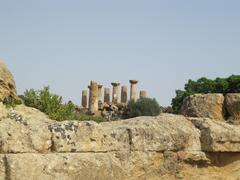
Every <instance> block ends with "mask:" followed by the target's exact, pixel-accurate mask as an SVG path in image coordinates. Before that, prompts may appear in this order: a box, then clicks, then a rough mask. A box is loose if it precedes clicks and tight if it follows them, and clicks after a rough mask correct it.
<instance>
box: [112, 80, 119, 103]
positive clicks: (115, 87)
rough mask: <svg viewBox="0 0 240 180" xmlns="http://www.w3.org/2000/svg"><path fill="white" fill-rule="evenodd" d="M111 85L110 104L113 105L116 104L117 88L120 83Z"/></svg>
mask: <svg viewBox="0 0 240 180" xmlns="http://www.w3.org/2000/svg"><path fill="white" fill-rule="evenodd" d="M111 84H112V86H113V94H112V102H113V104H118V86H119V85H120V83H116V82H113V83H111Z"/></svg>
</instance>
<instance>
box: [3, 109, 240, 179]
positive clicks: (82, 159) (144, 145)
mask: <svg viewBox="0 0 240 180" xmlns="http://www.w3.org/2000/svg"><path fill="white" fill-rule="evenodd" d="M0 110H1V112H3V113H2V114H0V180H6V179H11V180H14V179H15V180H19V179H21V180H25V179H26V180H33V179H34V180H41V179H46V180H53V179H63V180H71V179H74V180H75V179H86V180H88V179H89V180H92V179H104V180H105V179H121V180H122V179H123V180H124V179H151V180H152V179H226V178H228V179H231V178H232V179H237V178H240V175H239V171H240V153H239V152H240V148H239V147H240V144H239V143H240V141H239V140H240V134H239V133H238V132H240V131H239V128H240V127H239V126H234V125H230V124H227V123H225V122H221V121H213V120H211V119H207V118H186V117H184V116H181V115H170V114H162V115H160V116H158V117H139V118H134V119H129V120H121V121H113V122H104V123H100V124H98V123H95V122H92V121H87V122H78V121H64V122H56V121H53V120H50V119H49V118H48V117H47V116H46V115H45V114H43V113H41V112H39V111H38V110H36V109H33V108H28V107H25V106H23V105H19V106H17V107H16V108H15V109H6V108H5V106H3V105H1V104H0ZM219 171H220V172H222V173H221V174H220V173H219Z"/></svg>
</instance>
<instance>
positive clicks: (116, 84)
mask: <svg viewBox="0 0 240 180" xmlns="http://www.w3.org/2000/svg"><path fill="white" fill-rule="evenodd" d="M111 85H112V86H119V85H120V83H118V82H112V83H111Z"/></svg>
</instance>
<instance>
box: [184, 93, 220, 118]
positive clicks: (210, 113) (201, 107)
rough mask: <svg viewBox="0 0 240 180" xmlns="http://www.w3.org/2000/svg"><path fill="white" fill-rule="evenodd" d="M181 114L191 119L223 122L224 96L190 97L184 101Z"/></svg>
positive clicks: (196, 95)
mask: <svg viewBox="0 0 240 180" xmlns="http://www.w3.org/2000/svg"><path fill="white" fill-rule="evenodd" d="M180 113H181V114H182V115H184V116H189V117H206V118H211V119H214V120H223V119H224V96H223V95H222V94H195V95H192V96H189V97H187V98H186V99H185V100H184V102H183V105H182V108H181V112H180Z"/></svg>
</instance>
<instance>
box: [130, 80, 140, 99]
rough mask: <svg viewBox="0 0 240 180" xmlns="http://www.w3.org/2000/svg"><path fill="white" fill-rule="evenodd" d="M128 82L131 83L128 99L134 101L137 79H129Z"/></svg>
mask: <svg viewBox="0 0 240 180" xmlns="http://www.w3.org/2000/svg"><path fill="white" fill-rule="evenodd" d="M129 82H130V83H131V91H130V99H131V100H133V101H136V100H137V88H136V85H137V83H138V81H136V80H130V81H129Z"/></svg>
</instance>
